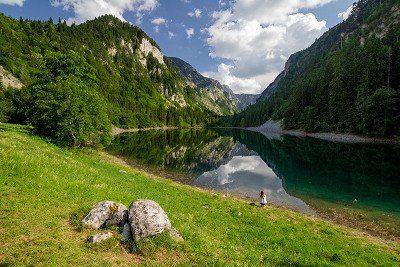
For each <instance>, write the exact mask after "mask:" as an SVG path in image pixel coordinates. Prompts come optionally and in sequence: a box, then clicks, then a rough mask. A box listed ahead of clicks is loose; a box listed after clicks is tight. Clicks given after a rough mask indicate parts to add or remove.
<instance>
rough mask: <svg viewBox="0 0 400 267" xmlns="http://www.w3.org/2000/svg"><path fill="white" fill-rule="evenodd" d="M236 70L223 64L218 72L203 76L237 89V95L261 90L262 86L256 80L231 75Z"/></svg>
mask: <svg viewBox="0 0 400 267" xmlns="http://www.w3.org/2000/svg"><path fill="white" fill-rule="evenodd" d="M234 69H235V67H234V66H232V65H227V64H224V63H221V64H220V65H219V66H218V71H217V72H205V73H202V74H203V75H204V76H205V77H209V78H213V79H216V80H218V81H220V82H221V83H222V84H224V85H228V86H229V87H230V88H235V92H236V93H257V92H258V91H259V90H260V88H261V85H260V84H259V83H258V81H257V80H256V79H246V78H244V79H241V78H238V77H236V76H234V75H232V73H231V72H232V70H234Z"/></svg>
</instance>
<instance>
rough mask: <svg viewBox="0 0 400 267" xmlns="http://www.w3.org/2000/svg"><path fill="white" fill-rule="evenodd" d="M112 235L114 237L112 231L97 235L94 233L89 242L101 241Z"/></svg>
mask: <svg viewBox="0 0 400 267" xmlns="http://www.w3.org/2000/svg"><path fill="white" fill-rule="evenodd" d="M111 237H113V233H111V232H108V233H103V234H97V235H93V236H91V237H89V239H88V242H89V243H100V242H103V241H105V240H107V239H110V238H111Z"/></svg>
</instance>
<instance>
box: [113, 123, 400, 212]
mask: <svg viewBox="0 0 400 267" xmlns="http://www.w3.org/2000/svg"><path fill="white" fill-rule="evenodd" d="M108 150H109V151H110V152H111V153H113V154H115V155H118V156H122V157H124V158H126V159H130V160H132V161H135V162H136V163H140V164H143V165H146V166H152V167H157V168H158V169H160V168H161V169H163V170H165V171H171V172H172V173H180V174H183V176H185V177H186V178H185V179H184V180H185V182H186V183H189V184H192V185H195V186H200V187H207V188H212V189H215V190H218V191H222V192H228V193H231V194H236V195H239V196H243V197H250V198H257V197H258V194H259V192H260V191H261V190H264V191H266V192H267V194H268V201H270V202H272V203H275V204H277V205H282V206H285V207H288V208H291V209H294V210H299V211H303V212H307V213H314V212H315V210H316V209H315V206H314V207H312V206H311V205H310V203H308V201H309V200H310V199H313V200H314V201H315V200H320V201H324V202H329V203H334V204H335V205H342V206H346V205H349V206H351V207H356V208H362V209H364V210H368V211H377V212H378V213H379V214H389V215H390V216H393V217H395V218H399V220H400V146H396V145H373V144H343V143H335V142H328V141H322V140H317V139H312V138H299V137H293V136H280V135H272V136H264V135H262V134H259V133H254V132H249V131H243V130H199V129H197V130H171V131H145V132H137V133H128V134H121V135H118V136H116V137H115V139H114V141H113V144H112V145H111V146H110V147H109V148H108ZM177 177H182V176H181V175H180V176H177ZM177 179H178V178H177ZM314 205H315V204H314Z"/></svg>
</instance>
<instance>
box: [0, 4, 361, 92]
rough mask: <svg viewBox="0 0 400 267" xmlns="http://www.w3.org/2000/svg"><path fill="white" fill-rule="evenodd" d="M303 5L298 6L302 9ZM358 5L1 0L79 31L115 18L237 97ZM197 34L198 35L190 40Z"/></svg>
mask: <svg viewBox="0 0 400 267" xmlns="http://www.w3.org/2000/svg"><path fill="white" fill-rule="evenodd" d="M299 2H300V3H299ZM353 2H354V0H300V1H299V0H236V1H229V0H219V1H218V0H203V1H200V0H0V12H2V13H4V14H6V15H9V16H12V17H14V18H19V17H20V16H22V17H23V18H30V19H39V20H47V19H48V18H50V17H52V18H53V20H55V21H57V20H58V18H59V17H60V18H61V19H65V20H67V21H68V22H70V23H72V22H77V23H81V22H83V21H85V20H86V19H90V18H92V17H95V16H98V15H102V14H106V13H107V14H108V13H109V14H113V15H116V16H117V17H120V18H121V19H124V20H126V21H128V22H131V23H132V24H135V25H138V26H139V27H141V28H142V29H143V30H144V31H145V32H146V33H147V34H148V35H150V36H151V37H152V38H153V39H154V40H155V41H156V42H157V43H158V44H159V46H160V47H161V49H162V51H163V53H164V54H166V55H168V56H176V57H180V58H182V59H184V60H185V61H187V62H189V63H190V64H192V65H193V66H194V67H195V68H197V69H198V70H199V71H200V72H202V73H203V74H205V75H207V76H210V77H212V78H215V79H218V80H219V81H221V82H222V83H224V84H227V85H229V86H230V87H231V88H232V89H233V90H234V91H235V92H237V93H259V92H261V91H262V90H263V89H265V87H266V86H267V85H268V84H269V83H270V82H272V81H273V79H274V78H275V77H276V75H277V74H278V73H279V72H280V71H281V70H282V69H283V66H284V63H285V61H286V59H287V57H288V56H289V55H290V54H292V53H293V52H296V51H298V50H301V49H304V48H306V47H308V46H309V45H310V44H312V43H313V42H314V40H315V39H316V38H318V37H319V36H320V35H321V34H323V32H325V31H326V30H327V29H328V28H330V27H332V26H334V25H336V24H337V23H339V22H340V21H342V20H343V18H339V17H338V14H339V13H341V12H344V11H346V10H347V9H348V7H349V6H350V5H351V4H352V3H353ZM192 32H193V33H192Z"/></svg>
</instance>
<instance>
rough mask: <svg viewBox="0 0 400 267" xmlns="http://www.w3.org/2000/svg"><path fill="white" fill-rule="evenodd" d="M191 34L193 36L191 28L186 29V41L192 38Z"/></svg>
mask: <svg viewBox="0 0 400 267" xmlns="http://www.w3.org/2000/svg"><path fill="white" fill-rule="evenodd" d="M193 34H194V29H193V28H189V29H186V36H187V38H188V39H190V38H192V36H193Z"/></svg>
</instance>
